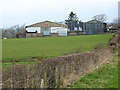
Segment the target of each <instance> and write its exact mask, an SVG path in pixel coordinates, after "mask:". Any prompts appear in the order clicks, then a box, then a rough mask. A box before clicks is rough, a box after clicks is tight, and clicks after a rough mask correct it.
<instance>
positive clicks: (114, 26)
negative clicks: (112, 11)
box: [110, 18, 119, 29]
mask: <svg viewBox="0 0 120 90" xmlns="http://www.w3.org/2000/svg"><path fill="white" fill-rule="evenodd" d="M110 26H112V28H115V29H118V27H119V25H118V18H115V19H113V21H112V22H111V23H110Z"/></svg>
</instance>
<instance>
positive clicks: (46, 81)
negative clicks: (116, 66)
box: [2, 48, 114, 88]
mask: <svg viewBox="0 0 120 90" xmlns="http://www.w3.org/2000/svg"><path fill="white" fill-rule="evenodd" d="M113 54H114V50H113V49H112V48H106V49H99V50H94V51H91V52H88V53H81V54H72V55H65V56H60V57H57V58H49V59H46V60H44V61H42V60H40V59H38V60H39V61H41V63H39V64H38V65H37V66H32V65H29V66H25V65H14V66H10V67H7V68H6V70H5V71H3V81H2V82H3V88H59V87H67V85H68V84H71V83H74V82H75V81H76V80H78V79H79V78H80V77H81V76H82V75H83V74H85V73H88V72H90V71H91V70H93V69H95V68H96V67H98V66H99V65H101V64H102V63H104V62H105V61H106V60H109V58H110V57H111V56H112V55H113Z"/></svg>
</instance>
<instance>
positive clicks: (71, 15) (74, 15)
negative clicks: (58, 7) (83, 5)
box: [65, 12, 79, 23]
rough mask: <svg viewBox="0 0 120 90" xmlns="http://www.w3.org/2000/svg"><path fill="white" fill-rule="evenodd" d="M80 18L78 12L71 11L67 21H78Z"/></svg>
mask: <svg viewBox="0 0 120 90" xmlns="http://www.w3.org/2000/svg"><path fill="white" fill-rule="evenodd" d="M78 20H79V18H78V17H77V15H76V13H73V12H70V14H69V16H68V20H65V21H66V23H67V22H70V21H78Z"/></svg>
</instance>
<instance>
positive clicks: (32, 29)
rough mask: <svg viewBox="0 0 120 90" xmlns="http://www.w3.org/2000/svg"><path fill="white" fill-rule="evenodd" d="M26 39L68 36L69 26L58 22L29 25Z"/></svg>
mask: <svg viewBox="0 0 120 90" xmlns="http://www.w3.org/2000/svg"><path fill="white" fill-rule="evenodd" d="M25 29H26V38H29V37H46V36H67V25H65V24H61V23H58V22H51V21H43V22H38V23H35V24H32V25H27V26H26V27H25Z"/></svg>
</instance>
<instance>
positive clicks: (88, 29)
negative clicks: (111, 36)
mask: <svg viewBox="0 0 120 90" xmlns="http://www.w3.org/2000/svg"><path fill="white" fill-rule="evenodd" d="M67 25H68V35H92V34H102V33H104V32H106V30H107V27H106V23H102V22H100V21H97V20H91V21H88V22H81V21H72V22H68V23H67Z"/></svg>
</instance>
